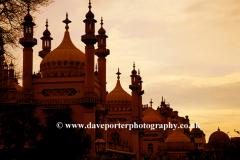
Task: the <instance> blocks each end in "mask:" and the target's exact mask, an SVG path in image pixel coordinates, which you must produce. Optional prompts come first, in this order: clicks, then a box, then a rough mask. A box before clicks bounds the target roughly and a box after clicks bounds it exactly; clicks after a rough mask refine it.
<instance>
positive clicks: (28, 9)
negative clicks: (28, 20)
mask: <svg viewBox="0 0 240 160" xmlns="http://www.w3.org/2000/svg"><path fill="white" fill-rule="evenodd" d="M27 11H28V14H29V12H30V2H28V8H27Z"/></svg>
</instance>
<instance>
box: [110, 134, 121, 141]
mask: <svg viewBox="0 0 240 160" xmlns="http://www.w3.org/2000/svg"><path fill="white" fill-rule="evenodd" d="M111 140H112V142H113V144H120V134H119V133H118V132H113V133H112V134H111Z"/></svg>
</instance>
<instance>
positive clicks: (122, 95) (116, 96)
mask: <svg viewBox="0 0 240 160" xmlns="http://www.w3.org/2000/svg"><path fill="white" fill-rule="evenodd" d="M106 100H107V102H109V103H112V102H113V103H114V102H123V101H124V102H126V101H128V102H131V101H132V97H131V95H130V94H128V93H127V92H126V91H124V89H123V88H122V86H121V83H120V80H119V79H118V80H117V84H116V87H115V88H114V89H113V90H112V91H111V92H110V93H109V94H107V97H106Z"/></svg>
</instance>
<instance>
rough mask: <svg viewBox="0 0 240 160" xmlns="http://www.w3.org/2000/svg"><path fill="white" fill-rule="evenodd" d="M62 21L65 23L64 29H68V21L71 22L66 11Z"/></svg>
mask: <svg viewBox="0 0 240 160" xmlns="http://www.w3.org/2000/svg"><path fill="white" fill-rule="evenodd" d="M63 23H65V24H66V26H65V29H66V30H68V29H69V26H68V23H71V21H70V20H69V19H68V13H66V19H65V20H64V21H63Z"/></svg>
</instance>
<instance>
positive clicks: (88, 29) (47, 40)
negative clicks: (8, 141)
mask: <svg viewBox="0 0 240 160" xmlns="http://www.w3.org/2000/svg"><path fill="white" fill-rule="evenodd" d="M63 22H64V23H65V24H66V25H65V33H64V37H63V40H62V42H61V44H60V45H59V46H58V47H57V48H56V49H54V50H53V51H51V41H52V40H53V38H52V37H51V33H50V31H49V30H48V23H46V30H45V31H44V32H43V37H41V40H42V51H40V52H39V56H40V57H41V58H42V61H41V63H40V72H39V73H36V74H35V73H34V74H33V71H32V69H33V47H34V46H35V45H36V44H37V39H35V38H34V37H33V30H34V28H33V27H34V25H35V24H34V23H33V19H32V17H31V15H30V14H29V12H28V14H27V15H26V16H25V18H24V22H23V23H22V25H23V26H24V27H23V28H24V29H23V32H24V37H23V38H20V41H19V42H20V44H21V45H22V46H23V82H22V87H21V86H20V85H18V82H17V80H16V78H15V77H14V66H13V64H12V63H11V64H10V65H9V66H8V64H7V63H6V62H5V61H4V56H2V57H1V70H0V79H1V80H2V81H1V84H0V85H1V87H6V86H8V87H7V90H11V91H12V92H6V93H5V94H3V96H2V100H3V102H1V103H3V105H9V104H11V105H16V106H18V105H19V106H27V105H33V106H35V107H34V109H35V116H37V117H39V118H40V123H41V124H45V125H46V118H45V117H47V116H48V114H49V113H53V114H54V112H56V111H57V110H65V109H70V110H71V117H72V119H73V121H74V122H76V123H79V124H85V125H87V124H89V123H90V122H91V123H92V124H118V123H122V124H133V123H134V122H135V123H137V124H143V123H146V124H168V123H171V124H189V119H188V116H186V117H180V116H179V115H178V111H173V109H172V108H170V105H169V104H166V103H165V100H164V99H163V98H162V101H161V104H160V106H159V107H158V108H157V109H156V110H154V109H153V108H152V101H151V102H150V103H151V104H150V106H148V105H143V104H142V95H143V94H144V91H143V90H142V82H143V81H142V78H141V76H140V74H139V73H137V71H136V70H135V64H134V65H133V70H132V71H131V75H130V77H131V83H130V84H129V88H130V89H131V91H132V92H131V95H130V94H128V93H127V92H126V91H124V89H123V88H122V86H121V82H120V74H121V73H120V72H119V70H118V72H117V78H116V81H117V82H116V86H115V88H114V89H113V90H112V91H111V92H109V93H108V94H107V92H106V59H107V56H109V55H110V50H109V49H107V48H106V43H107V40H106V38H107V37H108V36H107V35H106V31H105V29H104V28H103V20H101V28H100V29H99V30H98V35H95V23H96V22H97V21H96V20H95V19H94V14H93V13H92V11H91V3H89V11H88V13H87V14H86V19H85V20H83V22H84V23H85V34H84V35H82V36H81V40H82V42H83V43H85V51H84V52H83V51H80V50H79V49H78V48H77V47H76V46H75V45H74V44H73V43H72V41H71V38H70V31H69V26H68V24H69V23H71V21H70V20H69V19H68V15H67V16H66V19H65V20H64V21H63ZM63 31H64V29H63ZM95 44H97V47H96V48H95V46H94V45H95ZM95 56H97V57H98V59H97V64H98V67H97V68H98V70H95V66H94V64H95V62H94V57H95ZM34 65H37V64H34ZM3 127H4V126H3ZM1 131H2V130H1ZM87 133H89V134H90V135H91V138H92V140H93V142H95V141H96V139H97V138H98V135H99V133H100V131H99V129H87ZM0 134H2V136H4V135H3V133H2V132H1V133H0ZM214 134H215V133H214ZM221 134H222V133H221ZM102 136H103V139H104V141H105V142H106V146H105V147H106V150H105V152H109V153H116V154H129V155H132V156H133V157H134V156H135V157H136V158H137V159H139V157H140V154H141V153H142V152H144V151H145V152H147V153H155V152H158V151H159V150H164V151H166V154H167V155H168V156H172V157H177V158H179V159H188V158H187V155H188V154H189V153H191V152H192V151H193V150H195V149H196V147H197V148H199V149H203V146H204V144H205V143H206V142H205V134H204V133H203V131H201V130H200V129H192V130H191V131H190V130H189V129H176V130H173V129H166V130H163V129H155V130H151V129H132V130H129V129H128V128H126V129H121V128H116V129H108V130H107V131H105V130H102ZM222 136H223V137H224V138H225V139H226V140H228V139H229V138H228V137H226V136H227V135H223V134H222ZM217 137H218V136H216V138H217ZM3 138H4V137H3ZM210 140H211V141H210V142H209V143H214V142H213V141H214V138H212V137H210ZM1 145H2V146H3V145H4V144H1Z"/></svg>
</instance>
